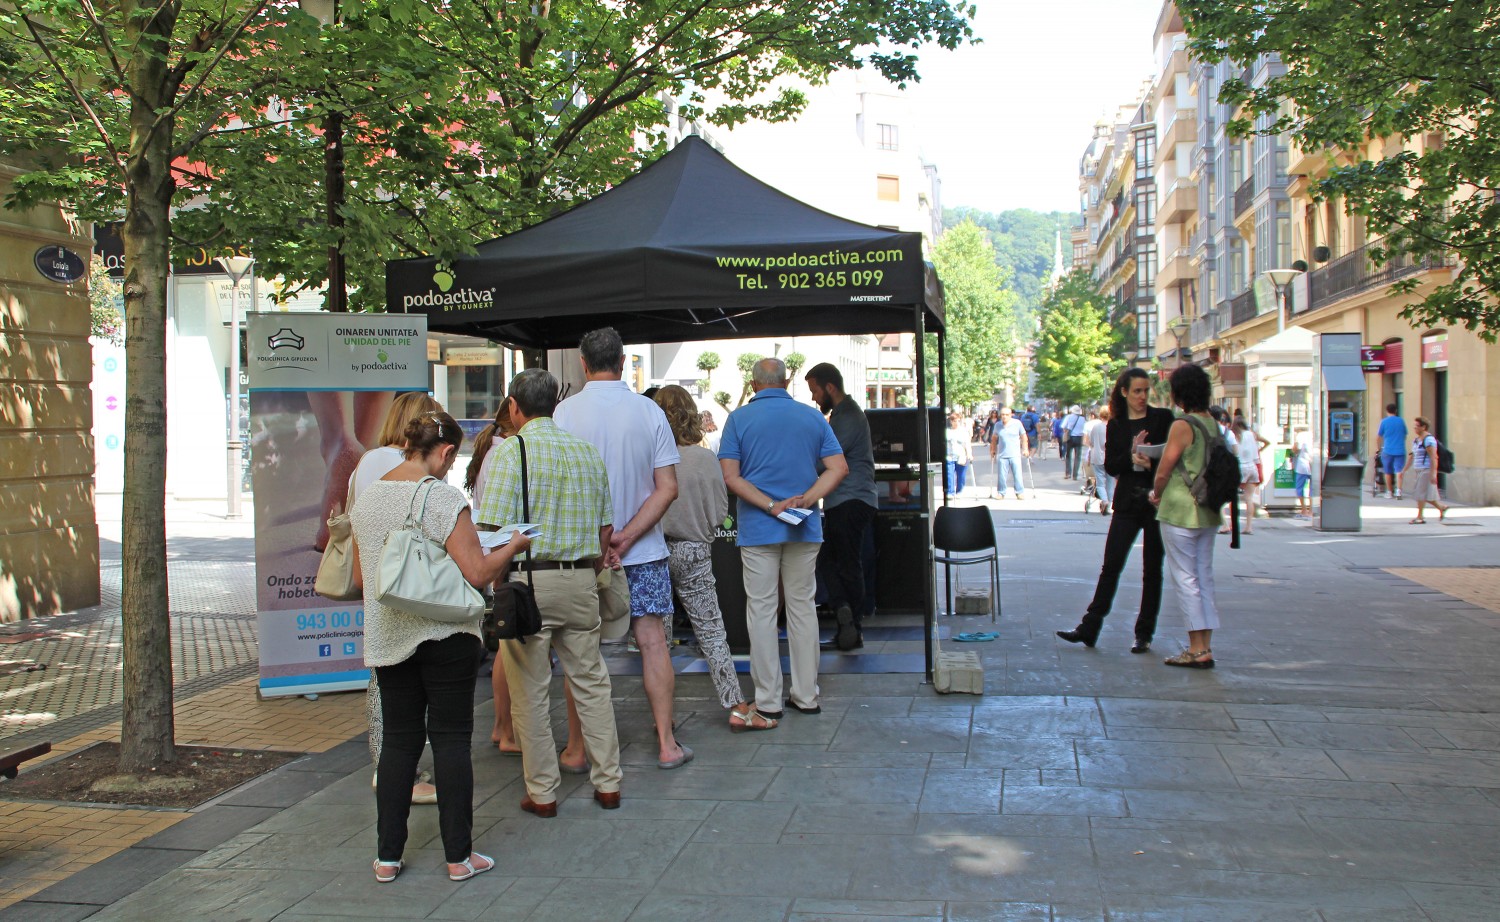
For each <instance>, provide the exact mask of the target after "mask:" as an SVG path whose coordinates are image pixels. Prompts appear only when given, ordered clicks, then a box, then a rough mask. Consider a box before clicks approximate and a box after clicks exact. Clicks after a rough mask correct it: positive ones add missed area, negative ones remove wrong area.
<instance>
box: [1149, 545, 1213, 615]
mask: <svg viewBox="0 0 1500 922" xmlns="http://www.w3.org/2000/svg"><path fill="white" fill-rule="evenodd" d="M1217 534H1218V528H1217V527H1215V526H1213V525H1210V526H1208V527H1207V528H1182V527H1180V526H1177V525H1168V524H1167V523H1166V522H1163V523H1161V543H1162V544H1163V546H1165V548H1166V551H1167V574H1168V575H1169V576H1170V577H1171V578H1172V586H1173V587H1174V588H1175V589H1176V590H1177V604H1178V605H1180V606H1181V607H1182V618H1183V620H1184V621H1186V622H1187V629H1188V630H1190V631H1212V630H1215V629H1217V628H1218V626H1219V607H1218V605H1217V604H1215V602H1214V539H1215V537H1216V536H1217Z"/></svg>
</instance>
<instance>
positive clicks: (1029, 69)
mask: <svg viewBox="0 0 1500 922" xmlns="http://www.w3.org/2000/svg"><path fill="white" fill-rule="evenodd" d="M978 5H979V14H978V15H977V16H976V17H975V19H974V28H975V32H976V33H978V35H979V36H980V37H982V38H983V39H984V42H983V43H982V44H979V45H974V46H965V47H963V48H961V49H959V50H958V51H951V52H950V51H943V50H941V49H938V50H935V51H934V50H925V49H924V50H922V51H921V52H920V54H921V63H920V64H919V66H918V73H920V74H921V75H922V82H921V83H919V84H916V85H915V86H913V87H911V88H910V95H911V98H912V100H913V102H914V107H913V108H914V110H915V113H916V118H917V129H918V132H919V135H918V137H919V143H920V145H921V149H922V153H923V155H924V156H925V157H926V158H927V159H928V161H930V162H932V163H935V164H936V165H937V168H938V175H939V176H940V177H941V178H942V181H943V205H944V207H947V208H954V207H957V206H960V205H968V206H972V207H975V208H981V209H984V210H986V211H1004V210H1005V209H1008V208H1034V209H1036V210H1038V211H1053V210H1058V211H1076V210H1077V209H1078V158H1079V157H1080V156H1082V154H1083V149H1084V146H1085V145H1086V144H1087V143H1088V141H1089V139H1090V138H1091V137H1092V136H1093V125H1094V122H1095V121H1097V120H1098V119H1099V118H1100V117H1101V116H1104V117H1113V115H1114V113H1115V110H1116V109H1117V108H1118V107H1119V106H1120V105H1121V104H1123V103H1126V102H1128V101H1129V100H1130V99H1131V98H1132V97H1133V95H1134V94H1135V93H1136V92H1137V90H1138V89H1139V87H1140V84H1141V82H1142V81H1144V80H1146V79H1148V78H1149V77H1150V76H1151V75H1152V72H1153V70H1154V69H1155V65H1154V63H1153V51H1152V42H1151V36H1152V31H1153V30H1154V29H1155V27H1156V19H1157V16H1158V14H1159V13H1160V12H1161V8H1162V0H1046V2H1041V3H1036V2H1016V0H978Z"/></svg>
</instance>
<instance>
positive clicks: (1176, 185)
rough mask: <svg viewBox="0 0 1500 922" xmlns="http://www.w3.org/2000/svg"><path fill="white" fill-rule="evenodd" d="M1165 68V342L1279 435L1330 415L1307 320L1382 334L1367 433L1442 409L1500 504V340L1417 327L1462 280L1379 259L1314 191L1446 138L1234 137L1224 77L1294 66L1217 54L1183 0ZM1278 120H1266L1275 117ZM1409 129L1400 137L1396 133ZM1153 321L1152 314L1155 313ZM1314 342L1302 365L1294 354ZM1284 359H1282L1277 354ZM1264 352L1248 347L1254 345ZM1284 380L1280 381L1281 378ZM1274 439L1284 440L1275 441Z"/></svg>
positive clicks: (1165, 34)
mask: <svg viewBox="0 0 1500 922" xmlns="http://www.w3.org/2000/svg"><path fill="white" fill-rule="evenodd" d="M1154 40H1155V49H1156V60H1157V65H1158V71H1157V73H1156V75H1155V77H1154V79H1153V81H1152V91H1151V94H1150V96H1149V99H1148V103H1149V105H1150V106H1151V108H1152V118H1153V120H1154V123H1155V129H1156V136H1157V139H1158V144H1157V154H1156V163H1155V169H1154V172H1155V177H1156V186H1157V196H1158V203H1157V213H1156V221H1155V227H1156V241H1155V242H1156V248H1157V252H1158V253H1159V254H1160V256H1159V260H1160V263H1159V266H1158V267H1157V269H1156V286H1155V287H1156V294H1157V302H1156V321H1157V328H1156V331H1157V332H1156V336H1155V341H1154V343H1153V348H1152V349H1151V350H1149V352H1148V351H1147V350H1145V349H1143V350H1142V351H1141V356H1142V361H1143V362H1144V359H1145V357H1146V356H1147V355H1148V354H1149V355H1150V356H1151V357H1153V358H1154V360H1155V364H1156V365H1157V367H1159V368H1161V369H1162V370H1164V371H1165V370H1170V368H1172V367H1175V365H1176V363H1177V362H1179V361H1192V362H1195V363H1197V364H1200V365H1202V366H1204V367H1205V368H1206V369H1207V370H1209V372H1210V375H1211V377H1212V378H1213V380H1214V399H1215V401H1216V402H1219V403H1222V404H1224V405H1225V406H1227V407H1231V408H1234V407H1239V408H1243V409H1244V410H1245V412H1246V415H1247V417H1248V418H1249V419H1250V420H1251V421H1252V424H1253V425H1255V426H1256V427H1257V428H1258V429H1259V431H1260V432H1261V433H1262V434H1263V435H1265V436H1266V437H1267V438H1269V439H1271V440H1272V441H1273V443H1281V442H1284V441H1287V440H1289V439H1290V438H1291V437H1292V435H1293V433H1294V430H1295V429H1296V428H1301V427H1303V426H1306V427H1308V428H1310V429H1311V430H1313V431H1316V430H1317V428H1318V423H1319V421H1318V419H1317V413H1318V406H1319V401H1318V392H1319V389H1320V388H1321V386H1322V382H1320V381H1317V380H1314V377H1313V367H1312V358H1311V353H1310V351H1309V350H1307V349H1306V347H1305V345H1299V344H1306V343H1309V342H1311V341H1312V340H1311V337H1308V336H1306V335H1305V334H1296V335H1292V336H1280V335H1278V332H1279V331H1281V330H1283V329H1286V328H1299V327H1300V328H1302V329H1305V330H1306V331H1308V332H1310V333H1312V334H1319V333H1358V334H1360V337H1361V341H1362V342H1363V343H1364V344H1365V346H1366V355H1367V356H1368V361H1367V362H1366V367H1365V372H1366V374H1365V384H1366V390H1365V392H1364V397H1363V406H1361V407H1359V408H1358V409H1359V411H1360V412H1359V413H1358V416H1357V420H1358V430H1359V431H1358V434H1357V439H1356V441H1357V444H1359V445H1360V446H1362V452H1361V456H1362V457H1363V458H1365V459H1366V460H1367V461H1368V460H1369V459H1371V458H1373V457H1374V456H1375V454H1376V453H1377V452H1376V449H1375V446H1374V441H1375V437H1374V431H1375V428H1376V426H1377V425H1378V424H1379V421H1380V418H1381V417H1382V416H1383V415H1384V407H1385V406H1386V405H1387V404H1395V405H1396V406H1397V407H1398V410H1399V412H1400V413H1401V414H1402V416H1403V417H1404V418H1405V419H1407V420H1408V422H1409V421H1410V420H1411V418H1412V417H1414V416H1417V415H1422V416H1426V417H1427V418H1428V419H1429V420H1430V421H1431V423H1432V426H1433V430H1434V432H1435V433H1436V434H1437V436H1438V438H1439V439H1441V440H1443V441H1444V442H1445V443H1446V444H1447V445H1448V446H1449V447H1450V448H1452V449H1453V450H1454V452H1455V455H1456V456H1457V459H1458V460H1457V470H1456V471H1455V473H1454V474H1453V475H1451V476H1449V477H1447V478H1445V481H1446V482H1445V484H1444V486H1445V488H1446V489H1447V490H1448V491H1449V495H1450V496H1451V497H1452V498H1454V499H1456V500H1459V501H1461V502H1473V503H1485V504H1494V503H1497V502H1500V426H1494V425H1488V424H1487V423H1488V421H1489V420H1491V419H1493V418H1494V417H1495V414H1493V413H1491V412H1490V410H1491V408H1493V409H1495V410H1496V411H1500V346H1495V345H1490V344H1487V343H1485V342H1483V341H1482V340H1481V339H1480V338H1479V337H1477V336H1475V335H1474V334H1472V333H1469V332H1468V331H1466V330H1462V329H1447V328H1432V329H1427V328H1414V327H1413V326H1412V325H1411V324H1410V322H1409V321H1407V320H1406V319H1405V318H1403V317H1402V316H1401V313H1402V311H1403V310H1404V309H1405V308H1406V307H1407V306H1408V305H1409V304H1411V303H1412V302H1414V301H1416V300H1420V299H1421V298H1422V297H1424V296H1425V294H1426V293H1427V292H1429V291H1431V290H1432V289H1433V288H1434V287H1436V286H1437V285H1439V284H1441V283H1443V282H1445V281H1447V280H1449V279H1451V277H1452V271H1453V269H1452V266H1451V264H1449V263H1445V262H1444V261H1442V260H1437V261H1429V262H1423V263H1414V262H1413V261H1411V260H1410V259H1405V258H1398V259H1396V260H1393V261H1390V262H1387V263H1384V264H1381V265H1377V264H1376V263H1375V261H1374V260H1373V259H1372V252H1371V250H1372V247H1373V246H1376V245H1378V235H1375V234H1373V233H1371V232H1369V230H1368V229H1367V228H1366V227H1365V224H1364V221H1363V219H1362V218H1360V217H1358V216H1356V215H1351V214H1349V213H1347V212H1346V210H1345V208H1344V206H1343V204H1342V203H1341V202H1339V201H1337V200H1334V201H1323V202H1317V201H1314V200H1313V198H1312V195H1311V188H1312V185H1313V184H1314V183H1315V181H1316V180H1317V179H1318V177H1320V176H1323V175H1326V173H1327V172H1328V170H1329V169H1330V167H1331V166H1332V165H1333V164H1335V163H1342V164H1352V163H1355V162H1358V161H1360V160H1375V159H1380V158H1382V157H1384V156H1388V155H1390V154H1391V153H1393V152H1395V150H1396V149H1398V148H1399V147H1400V146H1401V144H1405V145H1406V146H1408V147H1411V148H1412V149H1414V150H1417V151H1420V150H1421V149H1422V148H1423V147H1424V146H1425V145H1427V144H1436V143H1442V139H1441V138H1438V137H1431V136H1429V137H1423V138H1413V139H1408V140H1406V141H1404V142H1399V143H1397V142H1390V141H1388V140H1385V139H1375V140H1372V141H1371V142H1370V143H1369V144H1368V145H1367V146H1366V148H1365V149H1363V150H1351V151H1303V150H1300V149H1298V148H1296V147H1295V146H1294V145H1293V144H1291V143H1290V142H1289V140H1288V139H1287V138H1286V137H1283V136H1278V135H1274V134H1263V133H1256V134H1254V135H1253V136H1251V137H1248V138H1235V137H1231V136H1230V135H1229V133H1228V131H1227V125H1228V123H1229V122H1230V121H1231V120H1232V119H1233V118H1235V117H1236V116H1237V115H1238V114H1239V113H1238V112H1237V111H1235V110H1234V109H1233V108H1231V107H1229V106H1226V105H1224V104H1222V103H1220V102H1219V90H1220V88H1221V87H1222V86H1223V84H1224V82H1225V81H1227V80H1229V79H1232V78H1237V79H1240V80H1243V81H1244V82H1246V83H1248V84H1250V85H1251V86H1262V85H1264V84H1265V83H1267V82H1268V81H1270V80H1272V79H1274V78H1275V77H1277V76H1279V75H1280V74H1281V73H1283V71H1284V69H1283V65H1282V64H1281V63H1280V61H1279V60H1277V59H1276V58H1275V57H1274V56H1268V57H1262V58H1260V59H1258V60H1256V61H1254V62H1251V63H1249V64H1248V65H1246V64H1243V63H1238V62H1230V61H1221V62H1218V63H1215V64H1209V63H1206V62H1203V61H1200V60H1196V59H1195V58H1194V57H1193V56H1192V55H1191V54H1190V53H1189V51H1188V47H1187V36H1186V35H1185V33H1184V30H1183V25H1182V20H1181V17H1180V15H1179V14H1178V11H1177V9H1176V6H1175V4H1174V3H1172V2H1170V0H1168V2H1167V3H1165V4H1164V5H1163V7H1162V11H1161V15H1160V16H1159V17H1158V20H1157V26H1156V31H1155V35H1154ZM1269 124H1270V123H1269V121H1268V120H1265V119H1262V120H1261V121H1259V122H1258V123H1257V124H1256V126H1255V127H1256V128H1257V129H1260V130H1261V131H1264V130H1265V129H1267V128H1268V127H1269ZM1393 143H1394V145H1395V146H1393ZM1271 269H1297V270H1302V274H1300V275H1299V276H1297V277H1295V278H1294V280H1293V282H1292V284H1291V285H1290V286H1289V287H1288V289H1287V291H1286V300H1287V306H1286V313H1285V315H1284V316H1280V317H1279V316H1278V304H1279V301H1278V296H1277V291H1276V289H1275V287H1274V285H1273V284H1272V283H1271V282H1270V280H1269V278H1268V277H1267V275H1266V273H1267V271H1268V270H1271ZM1409 278H1410V279H1415V280H1416V282H1417V289H1416V291H1415V292H1413V293H1412V294H1409V295H1393V294H1391V293H1390V285H1391V283H1392V282H1395V281H1398V280H1402V279H1409ZM1142 329H1144V327H1142ZM1299 353H1300V354H1305V355H1307V356H1308V358H1307V359H1306V360H1305V361H1306V363H1307V364H1306V367H1305V368H1304V369H1303V370H1302V371H1301V372H1300V375H1299V373H1298V372H1297V371H1296V370H1295V369H1293V370H1291V371H1290V372H1289V370H1288V369H1287V368H1286V366H1285V364H1284V363H1285V361H1286V357H1287V356H1295V355H1298V354H1299ZM1272 354H1274V355H1277V356H1279V357H1281V360H1282V364H1281V365H1280V367H1273V366H1272V365H1271V364H1268V363H1267V362H1266V361H1264V360H1263V357H1264V356H1267V355H1272ZM1247 358H1248V359H1249V360H1250V361H1248V362H1247V361H1246V359H1247ZM1273 379H1274V380H1273ZM1273 450H1274V449H1273Z"/></svg>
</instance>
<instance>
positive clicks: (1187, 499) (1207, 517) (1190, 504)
mask: <svg viewBox="0 0 1500 922" xmlns="http://www.w3.org/2000/svg"><path fill="white" fill-rule="evenodd" d="M1176 416H1177V418H1178V419H1183V420H1186V419H1187V417H1186V416H1184V415H1183V414H1181V413H1177V414H1176ZM1199 419H1200V421H1201V420H1204V419H1206V420H1207V422H1208V425H1207V426H1202V427H1200V426H1196V425H1193V423H1192V421H1191V420H1189V421H1188V426H1189V427H1191V429H1192V431H1193V441H1192V444H1190V445H1189V446H1188V447H1187V449H1186V450H1185V451H1183V453H1182V457H1181V458H1178V459H1177V467H1176V468H1175V469H1174V470H1173V471H1172V476H1170V477H1168V478H1167V488H1166V490H1165V491H1163V493H1162V496H1161V505H1160V506H1158V507H1157V510H1156V520H1157V521H1158V522H1161V523H1162V524H1164V525H1176V526H1177V527H1179V528H1218V527H1219V526H1220V525H1222V524H1224V517H1223V516H1222V515H1220V514H1219V510H1217V509H1207V508H1205V507H1203V506H1200V505H1198V504H1197V503H1196V502H1194V501H1193V494H1191V493H1189V492H1188V488H1187V484H1185V483H1183V482H1182V474H1181V473H1178V472H1179V471H1182V472H1184V473H1186V474H1187V476H1188V479H1189V480H1192V479H1193V478H1195V477H1197V476H1198V475H1199V474H1200V473H1202V472H1203V469H1204V468H1205V467H1207V466H1208V446H1207V445H1206V444H1205V443H1204V441H1203V435H1204V433H1203V431H1202V430H1203V429H1208V430H1209V431H1210V432H1214V433H1217V432H1218V431H1219V424H1218V423H1216V422H1214V421H1213V419H1212V418H1209V417H1200V418H1199Z"/></svg>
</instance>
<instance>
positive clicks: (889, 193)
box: [875, 176, 901, 202]
mask: <svg viewBox="0 0 1500 922" xmlns="http://www.w3.org/2000/svg"><path fill="white" fill-rule="evenodd" d="M875 197H876V198H877V199H879V200H880V201H882V202H899V201H901V177H899V176H876V177H875Z"/></svg>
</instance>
